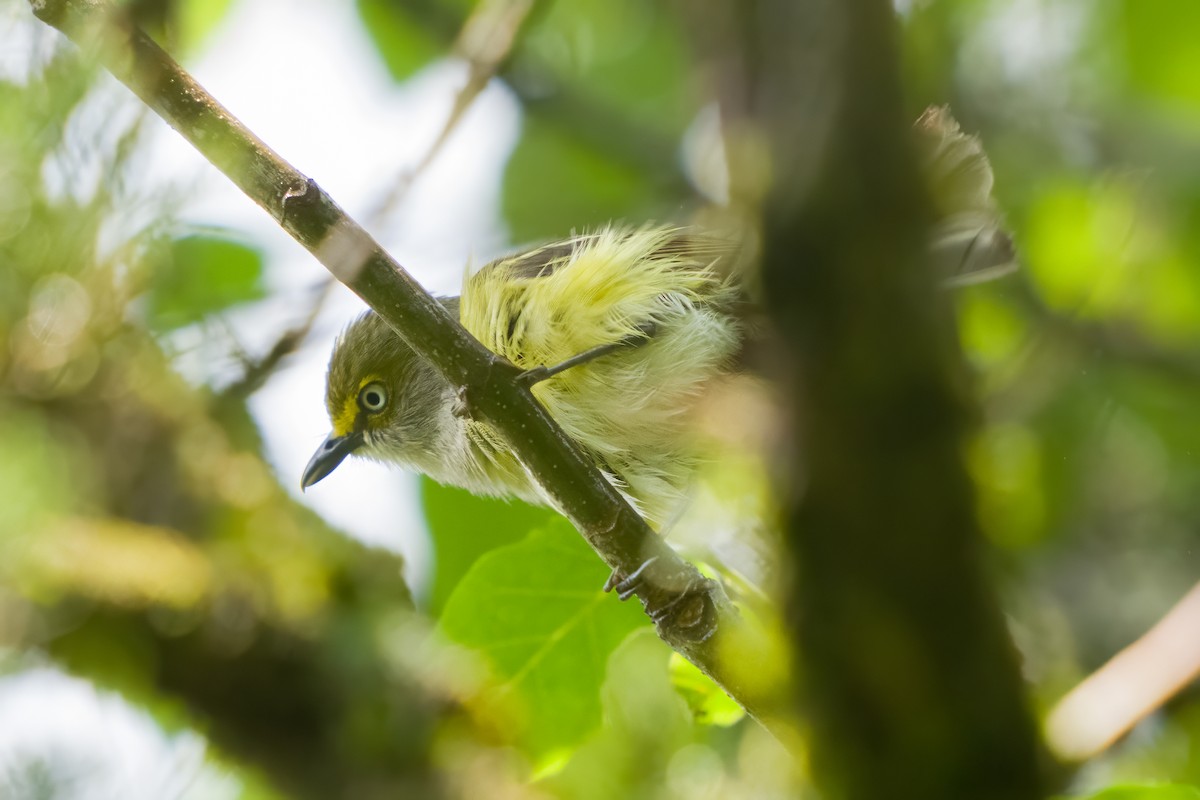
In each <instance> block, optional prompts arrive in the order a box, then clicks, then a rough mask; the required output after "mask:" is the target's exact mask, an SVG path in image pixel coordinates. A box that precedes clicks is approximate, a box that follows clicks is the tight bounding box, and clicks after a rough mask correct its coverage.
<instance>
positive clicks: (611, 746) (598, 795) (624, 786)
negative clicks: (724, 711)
mask: <svg viewBox="0 0 1200 800" xmlns="http://www.w3.org/2000/svg"><path fill="white" fill-rule="evenodd" d="M671 655H672V654H671V651H670V650H669V649H668V648H667V647H666V645H664V644H663V643H662V641H661V640H659V639H658V637H656V636H655V635H654V632H653V631H652V630H650V629H649V628H642V629H640V630H637V631H634V632H633V633H632V634H630V635H629V636H628V637H627V638H626V639H625V641H624V642H622V643H621V645H620V646H619V647H618V648H617V649H616V651H615V652H613V654H612V657H611V658H609V660H608V669H607V672H606V677H605V680H604V688H603V690H602V691H601V696H602V698H603V705H604V727H603V728H601V729H600V730H598V731H597V732H596V733H595V734H594V735H593V736H591V737H590V738H589V739H588V741H587V742H586V743H585V744H584V745H583V746H582V747H580V748H579V750H578V751H577V752H576V753H575V754H574V755H573V756H572V757H571V760H570V761H569V762H568V763H567V764H566V766H565V767H564V769H563V770H562V772H561V773H560V774H558V775H553V776H550V777H549V778H548V779H547V780H546V788H547V789H548V790H549V792H550V794H551V795H552V796H554V797H570V798H575V800H609V799H610V798H616V797H660V796H662V787H663V785H664V783H665V782H666V780H667V774H666V773H667V768H668V765H669V764H670V763H671V761H672V757H673V756H674V755H675V754H676V753H677V752H678V750H679V749H680V748H681V747H683V746H685V745H687V744H688V743H690V742H692V741H694V740H696V739H697V738H698V736H697V734H698V733H699V731H698V730H697V727H696V725H695V723H694V721H693V718H692V714H691V713H690V712H689V711H688V707H687V705H686V704H685V703H684V701H683V699H682V698H680V696H679V695H678V694H677V693H676V692H675V691H674V689H673V688H672V686H671V677H670V674H669V668H668V663H669V660H670V658H671ZM684 796H687V795H684Z"/></svg>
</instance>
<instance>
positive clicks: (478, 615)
mask: <svg viewBox="0 0 1200 800" xmlns="http://www.w3.org/2000/svg"><path fill="white" fill-rule="evenodd" d="M607 575H608V570H607V568H606V567H605V566H604V564H603V562H601V561H600V559H599V558H597V557H596V555H595V553H593V552H592V551H591V549H589V548H588V546H587V544H586V543H585V542H584V541H583V540H582V539H581V538H580V536H579V534H577V533H576V532H575V531H574V530H572V529H571V527H570V525H568V524H567V522H566V521H565V520H559V519H556V520H554V521H553V522H551V523H550V524H549V525H547V526H546V527H544V528H542V529H540V530H537V531H534V532H533V533H531V534H529V536H528V537H526V538H525V539H524V540H522V541H521V542H518V543H516V544H511V545H505V546H504V547H500V548H497V549H496V550H493V551H492V552H490V553H488V554H486V555H484V556H483V557H482V558H480V559H479V560H478V561H477V562H475V566H473V567H472V568H471V570H470V571H469V572H468V573H467V575H466V576H465V577H464V578H463V580H462V581H461V582H460V583H459V585H458V587H457V588H456V589H455V590H454V593H453V594H452V595H451V596H450V599H449V601H448V602H447V604H446V608H445V611H444V612H443V614H442V619H441V630H442V632H443V633H444V635H445V636H446V637H447V638H448V639H450V640H451V641H453V642H456V643H459V644H462V645H465V646H467V647H470V648H472V649H474V650H476V651H479V652H480V653H481V654H482V655H483V656H484V657H485V658H486V659H487V660H488V662H489V664H490V666H491V667H492V669H493V671H494V673H493V674H494V676H495V677H496V678H497V680H498V682H499V687H498V689H497V695H496V700H497V702H501V701H502V702H505V703H509V702H511V703H513V704H514V706H515V707H516V708H517V709H519V710H520V711H521V712H523V713H522V714H521V717H520V718H519V719H515V720H514V732H515V738H516V739H517V741H519V742H521V743H522V744H523V745H524V746H525V748H526V749H527V750H528V751H529V752H530V753H532V754H534V755H535V756H538V757H544V756H546V755H548V754H550V753H552V752H554V751H557V750H561V749H563V748H569V747H573V746H575V745H576V744H578V743H579V742H580V741H581V740H582V739H583V738H584V737H586V736H587V735H588V733H590V732H591V731H592V730H593V729H595V728H596V727H597V726H598V725H599V723H600V687H601V684H602V683H603V681H604V674H605V663H606V661H607V659H608V657H609V654H610V653H612V651H613V650H614V649H615V648H616V647H617V645H618V644H620V643H621V641H623V640H624V639H625V637H626V636H627V635H628V634H629V632H630V631H632V630H634V629H636V628H638V627H639V626H642V625H645V624H646V618H645V616H643V615H642V613H641V609H640V608H639V607H638V606H637V604H636V603H620V602H619V601H618V600H617V599H616V598H615V597H613V596H611V595H608V594H605V593H604V592H603V591H602V590H601V586H602V585H603V583H604V580H605V578H606V577H607Z"/></svg>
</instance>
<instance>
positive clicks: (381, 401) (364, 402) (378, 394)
mask: <svg viewBox="0 0 1200 800" xmlns="http://www.w3.org/2000/svg"><path fill="white" fill-rule="evenodd" d="M387 401H388V395H387V389H385V388H384V387H383V384H382V383H368V384H367V385H366V386H364V387H363V388H362V391H361V392H359V393H358V405H359V407H360V408H362V410H363V411H366V412H367V413H368V414H378V413H379V412H380V411H383V409H384V408H386V407H387Z"/></svg>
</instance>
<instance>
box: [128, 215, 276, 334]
mask: <svg viewBox="0 0 1200 800" xmlns="http://www.w3.org/2000/svg"><path fill="white" fill-rule="evenodd" d="M262 269H263V260H262V254H261V253H259V252H258V251H257V250H255V249H253V248H251V247H249V246H248V245H245V244H242V243H240V242H235V241H232V240H230V239H225V238H221V237H219V236H214V235H209V234H200V235H195V236H187V237H184V238H182V239H176V240H175V241H173V242H171V245H170V248H169V251H168V253H167V256H166V258H164V259H163V262H162V264H160V265H159V267H158V270H157V272H156V273H155V275H154V282H153V284H152V285H151V287H150V296H149V307H148V316H149V321H150V324H151V326H152V327H154V328H157V329H159V330H170V329H172V328H178V327H182V326H184V325H190V324H192V323H195V322H199V321H200V320H202V319H203V318H204V317H206V316H208V315H210V314H214V313H216V312H219V311H224V310H225V309H227V308H229V307H230V306H234V305H237V304H239V303H246V302H250V301H252V300H259V299H262V298H263V297H264V296H265V294H266V293H265V290H264V288H263V283H262Z"/></svg>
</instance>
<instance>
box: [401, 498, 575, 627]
mask: <svg viewBox="0 0 1200 800" xmlns="http://www.w3.org/2000/svg"><path fill="white" fill-rule="evenodd" d="M421 504H422V506H424V509H425V520H426V522H428V523H429V533H430V535H431V536H432V538H433V552H434V572H433V587H432V588H431V590H430V592H429V601H428V604H429V608H428V610H429V613H431V614H433V615H434V616H436V615H437V614H438V613H440V612H441V610H442V608H443V607H444V606H445V605H446V599H447V598H448V597H449V596H450V593H451V592H452V591H454V587H455V586H457V585H458V582H459V580H461V579H462V576H463V575H465V574H466V572H467V570H468V569H469V568H470V566H471V565H472V564H474V563H475V560H476V559H478V558H479V556H481V555H483V554H484V553H486V552H487V551H489V550H493V549H495V548H497V547H499V546H500V545H504V544H511V543H513V542H516V541H518V540H519V539H521V538H523V537H524V536H525V535H526V534H527V533H529V531H531V530H533V529H534V528H538V527H541V526H543V525H545V524H546V523H548V522H549V521H550V520H551V518H553V516H554V512H552V511H550V510H549V509H546V508H537V507H535V506H531V505H529V504H527V503H522V502H520V501H519V500H516V501H512V502H506V501H504V500H497V499H495V498H491V497H477V496H475V495H473V494H471V493H470V492H468V491H465V490H463V489H455V488H454V487H451V486H442V485H441V484H439V483H438V482H436V481H434V480H431V479H429V478H426V477H422V478H421Z"/></svg>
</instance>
